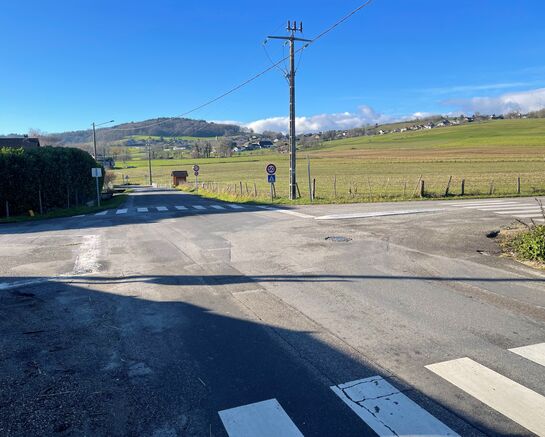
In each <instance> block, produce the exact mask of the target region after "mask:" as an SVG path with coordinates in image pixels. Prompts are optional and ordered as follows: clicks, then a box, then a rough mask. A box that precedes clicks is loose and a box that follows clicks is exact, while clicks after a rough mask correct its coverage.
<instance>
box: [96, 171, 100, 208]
mask: <svg viewBox="0 0 545 437" xmlns="http://www.w3.org/2000/svg"><path fill="white" fill-rule="evenodd" d="M95 179H96V181H97V205H98V206H100V191H99V190H98V179H99V178H98V177H96V178H95Z"/></svg>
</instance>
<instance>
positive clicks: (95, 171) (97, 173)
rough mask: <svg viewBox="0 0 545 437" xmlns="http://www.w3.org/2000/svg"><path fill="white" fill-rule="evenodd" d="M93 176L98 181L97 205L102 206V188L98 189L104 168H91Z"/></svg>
mask: <svg viewBox="0 0 545 437" xmlns="http://www.w3.org/2000/svg"><path fill="white" fill-rule="evenodd" d="M91 176H92V177H94V178H95V180H96V183H97V205H98V206H100V190H99V189H98V180H99V179H100V178H101V177H102V168H100V167H93V168H92V169H91Z"/></svg>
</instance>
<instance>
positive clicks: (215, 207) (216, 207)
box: [210, 205, 225, 209]
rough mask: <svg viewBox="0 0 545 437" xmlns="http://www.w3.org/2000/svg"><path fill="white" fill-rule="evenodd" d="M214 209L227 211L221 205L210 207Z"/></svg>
mask: <svg viewBox="0 0 545 437" xmlns="http://www.w3.org/2000/svg"><path fill="white" fill-rule="evenodd" d="M210 206H211V207H212V208H214V209H225V208H224V207H223V206H221V205H210Z"/></svg>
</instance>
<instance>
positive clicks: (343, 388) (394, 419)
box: [331, 376, 458, 437]
mask: <svg viewBox="0 0 545 437" xmlns="http://www.w3.org/2000/svg"><path fill="white" fill-rule="evenodd" d="M331 390H333V391H334V392H335V394H336V395H337V396H339V397H340V398H341V399H342V400H343V402H344V403H346V405H348V406H349V407H350V408H351V409H352V411H354V412H355V413H356V414H357V415H358V416H359V417H360V419H362V420H363V421H364V422H365V423H366V424H367V425H369V426H370V427H371V428H372V429H373V431H375V432H376V433H377V434H378V435H379V436H381V437H382V436H384V437H386V436H388V437H390V436H393V435H396V436H457V435H458V434H456V433H455V432H454V431H453V430H452V429H450V428H449V427H448V426H446V425H445V424H444V423H443V422H441V421H440V420H438V419H436V418H435V417H434V416H432V415H431V414H430V413H428V412H427V411H426V410H424V409H423V408H422V407H420V406H419V405H418V404H417V403H416V402H414V401H413V400H411V399H409V398H408V397H407V396H405V395H404V394H403V393H401V392H400V391H399V390H398V389H397V388H395V387H394V386H393V385H391V384H390V383H389V382H387V381H386V380H385V379H384V378H382V377H381V376H372V377H370V378H365V379H360V380H358V381H352V382H347V383H346V384H341V385H338V386H337V385H334V386H332V387H331Z"/></svg>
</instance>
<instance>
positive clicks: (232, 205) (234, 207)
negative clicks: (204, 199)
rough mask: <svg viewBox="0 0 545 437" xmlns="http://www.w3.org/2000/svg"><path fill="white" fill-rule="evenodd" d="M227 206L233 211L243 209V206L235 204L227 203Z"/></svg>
mask: <svg viewBox="0 0 545 437" xmlns="http://www.w3.org/2000/svg"><path fill="white" fill-rule="evenodd" d="M228 206H229V207H230V208H233V209H244V206H241V205H237V204H236V203H229V205H228Z"/></svg>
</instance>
